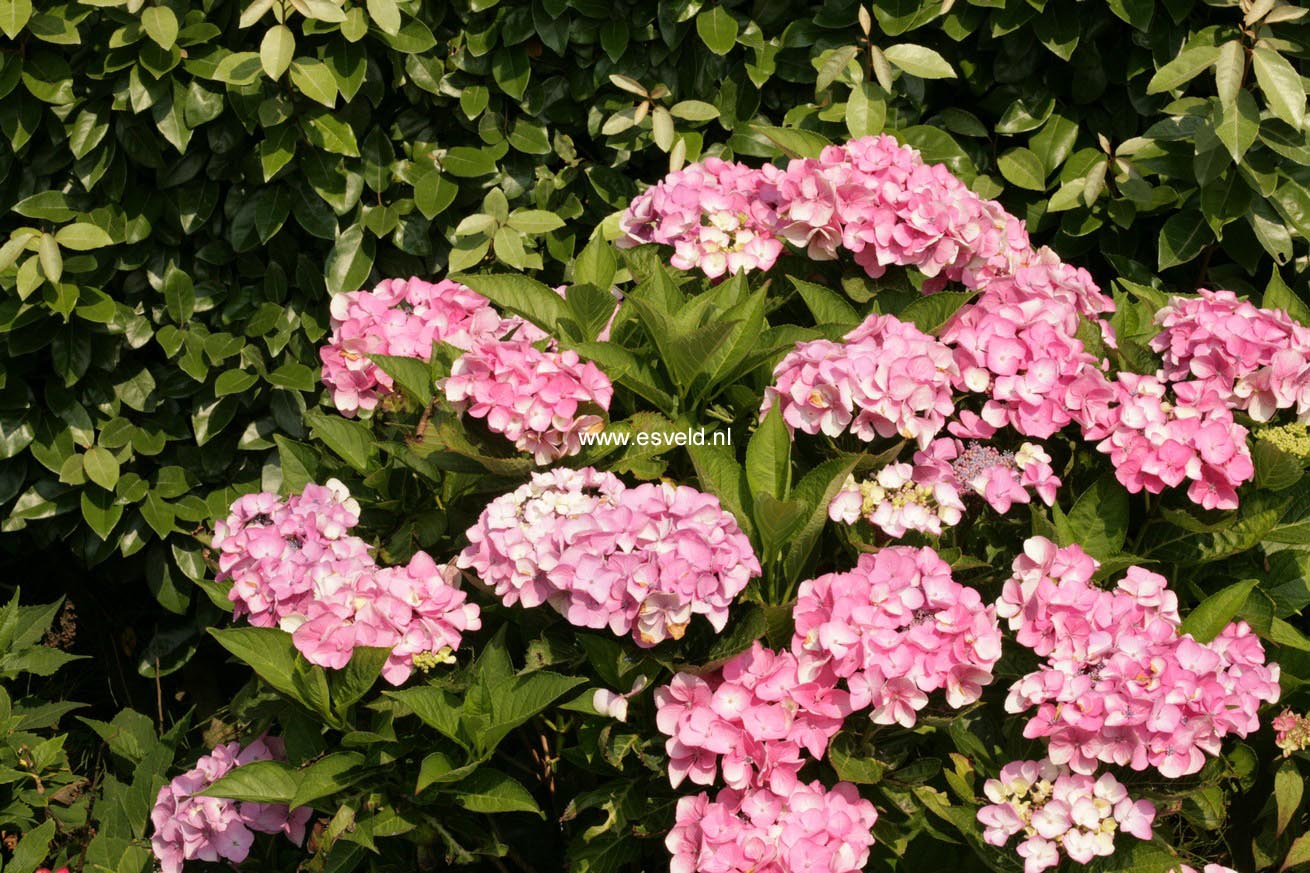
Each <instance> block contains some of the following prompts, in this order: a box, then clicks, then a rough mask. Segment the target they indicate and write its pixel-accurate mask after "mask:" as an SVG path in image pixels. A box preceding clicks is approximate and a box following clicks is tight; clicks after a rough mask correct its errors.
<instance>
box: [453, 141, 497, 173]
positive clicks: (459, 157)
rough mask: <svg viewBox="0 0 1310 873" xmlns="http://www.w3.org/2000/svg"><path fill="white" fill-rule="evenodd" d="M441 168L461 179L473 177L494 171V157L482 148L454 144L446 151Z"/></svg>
mask: <svg viewBox="0 0 1310 873" xmlns="http://www.w3.org/2000/svg"><path fill="white" fill-rule="evenodd" d="M441 166H442V169H444V170H445V171H446V172H448V173H450V174H451V175H452V176H458V177H460V178H461V179H474V178H477V177H478V176H485V175H487V174H488V173H494V172H496V159H495V158H494V157H492V156H491V155H490V154H489V153H488V152H485V151H483V150H482V149H475V148H470V147H468V146H456V147H455V148H453V149H451V150H450V151H448V152H446V157H445V158H443V159H442V161H441Z"/></svg>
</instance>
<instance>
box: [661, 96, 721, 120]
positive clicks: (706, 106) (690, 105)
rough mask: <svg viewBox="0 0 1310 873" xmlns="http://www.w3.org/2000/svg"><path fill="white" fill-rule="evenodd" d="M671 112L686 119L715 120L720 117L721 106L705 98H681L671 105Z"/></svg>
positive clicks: (675, 116) (674, 115) (676, 116)
mask: <svg viewBox="0 0 1310 873" xmlns="http://www.w3.org/2000/svg"><path fill="white" fill-rule="evenodd" d="M669 114H670V115H672V116H673V117H674V118H681V119H683V120H684V121H713V120H714V119H716V118H718V117H719V108H718V107H717V106H715V105H714V104H713V103H706V102H705V101H704V100H679V101H678V102H677V103H674V104H673V105H672V106H670V107H669Z"/></svg>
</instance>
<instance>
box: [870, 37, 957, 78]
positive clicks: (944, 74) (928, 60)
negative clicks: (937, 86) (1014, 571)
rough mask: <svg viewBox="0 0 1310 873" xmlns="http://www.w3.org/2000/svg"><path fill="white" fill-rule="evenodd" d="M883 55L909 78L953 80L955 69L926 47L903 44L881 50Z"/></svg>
mask: <svg viewBox="0 0 1310 873" xmlns="http://www.w3.org/2000/svg"><path fill="white" fill-rule="evenodd" d="M882 53H883V55H885V56H886V58H887V60H889V61H891V62H892V65H893V66H896V67H900V68H901V69H902V70H904V71H905V72H907V73H909V74H910V75H911V76H918V77H919V78H920V79H954V78H955V69H954V68H953V67H952V66H951V65H950V63H949V62H947V60H946V59H945V58H944V57H942V56H941V55H940V54H938V53H937V52H936V51H934V50H932V49H930V48H928V47H927V46H922V45H915V44H914V43H911V42H903V43H901V44H899V45H894V46H889V47H888V48H885V49H883V51H882Z"/></svg>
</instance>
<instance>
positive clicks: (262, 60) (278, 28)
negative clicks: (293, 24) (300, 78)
mask: <svg viewBox="0 0 1310 873" xmlns="http://www.w3.org/2000/svg"><path fill="white" fill-rule="evenodd" d="M295 54H296V35H295V34H294V33H292V32H291V28H289V27H287V26H286V25H285V24H275V25H273V26H272V27H270V28H269V29H268V31H267V32H265V34H264V39H263V40H262V41H260V43H259V65H260V66H261V67H263V69H264V73H265V74H267V76H268V77H269V78H270V79H272V80H274V81H277V80H278V79H280V78H282V74H283V73H285V72H286V71H287V67H290V66H291V59H292V58H293V57H294V56H295Z"/></svg>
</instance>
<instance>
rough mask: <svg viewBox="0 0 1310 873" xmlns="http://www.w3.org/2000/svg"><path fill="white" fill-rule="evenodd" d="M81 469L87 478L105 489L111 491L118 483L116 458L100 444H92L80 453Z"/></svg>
mask: <svg viewBox="0 0 1310 873" xmlns="http://www.w3.org/2000/svg"><path fill="white" fill-rule="evenodd" d="M82 469H83V470H85V471H86V477H87V478H88V479H90V480H91V481H92V482H94V483H96V484H97V485H99V486H100V487H101V488H104V489H105V490H106V491H113V490H114V486H115V485H117V484H118V475H119V466H118V459H117V458H115V457H114V453H113V452H111V451H109V449H106V448H104V447H102V446H93V447H92V448H90V449H87V450H86V453H85V454H83V455H82Z"/></svg>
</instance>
